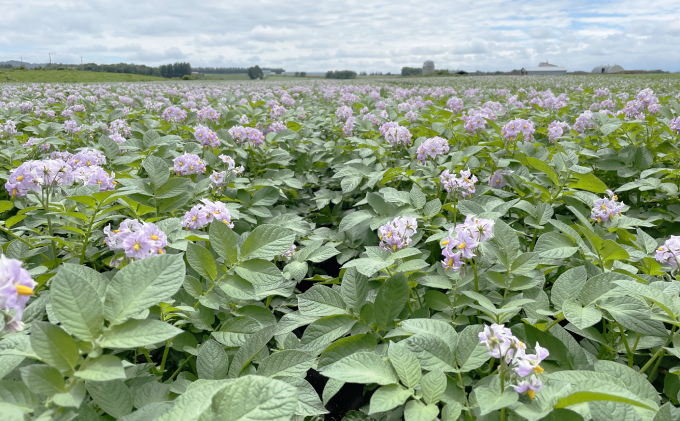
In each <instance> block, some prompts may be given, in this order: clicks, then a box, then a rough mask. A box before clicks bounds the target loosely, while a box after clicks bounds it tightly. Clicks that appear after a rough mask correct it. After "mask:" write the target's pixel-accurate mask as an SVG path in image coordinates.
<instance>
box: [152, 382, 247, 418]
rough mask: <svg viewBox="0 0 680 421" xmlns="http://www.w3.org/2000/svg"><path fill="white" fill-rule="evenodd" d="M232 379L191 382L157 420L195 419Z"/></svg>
mask: <svg viewBox="0 0 680 421" xmlns="http://www.w3.org/2000/svg"><path fill="white" fill-rule="evenodd" d="M233 381H234V380H231V379H230V380H202V379H199V380H197V381H195V382H193V383H191V384H190V385H189V386H188V387H187V390H186V392H184V394H182V395H180V396H178V397H177V399H175V400H174V401H173V403H174V405H173V407H172V408H171V409H170V410H169V411H168V412H166V413H165V414H163V415H162V416H161V417H160V418H158V419H157V421H196V420H198V418H199V416H200V415H201V414H202V413H203V412H204V411H205V410H206V409H208V408H209V407H210V406H211V405H212V398H213V396H214V395H215V394H216V393H217V392H219V391H220V390H221V389H223V388H224V387H225V386H226V385H227V384H229V383H230V382H233Z"/></svg>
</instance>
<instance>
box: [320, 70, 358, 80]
mask: <svg viewBox="0 0 680 421" xmlns="http://www.w3.org/2000/svg"><path fill="white" fill-rule="evenodd" d="M355 77H357V72H355V71H354V70H329V71H327V72H326V79H354V78H355Z"/></svg>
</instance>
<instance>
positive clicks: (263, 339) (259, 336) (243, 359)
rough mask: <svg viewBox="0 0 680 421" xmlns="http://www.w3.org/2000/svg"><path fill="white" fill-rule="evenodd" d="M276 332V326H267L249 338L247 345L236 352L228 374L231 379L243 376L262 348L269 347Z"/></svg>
mask: <svg viewBox="0 0 680 421" xmlns="http://www.w3.org/2000/svg"><path fill="white" fill-rule="evenodd" d="M275 331H276V326H275V325H274V326H267V327H265V328H263V329H262V330H260V331H259V332H257V333H255V334H253V335H252V336H251V337H250V338H248V340H247V341H246V343H245V344H244V345H243V346H241V347H240V348H239V349H238V351H236V354H235V355H234V358H233V359H232V361H231V366H230V367H229V373H228V375H229V377H230V378H232V379H233V378H236V377H240V376H241V373H242V372H243V369H244V368H246V366H247V365H248V364H250V362H251V361H253V358H255V356H256V355H257V354H258V353H259V352H260V351H261V350H262V348H264V347H265V346H267V343H268V342H269V340H270V339H271V338H272V337H273V336H274V332H275Z"/></svg>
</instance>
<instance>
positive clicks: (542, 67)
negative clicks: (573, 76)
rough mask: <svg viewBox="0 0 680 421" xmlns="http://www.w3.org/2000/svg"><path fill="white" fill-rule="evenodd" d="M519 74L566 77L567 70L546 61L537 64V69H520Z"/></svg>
mask: <svg viewBox="0 0 680 421" xmlns="http://www.w3.org/2000/svg"><path fill="white" fill-rule="evenodd" d="M520 73H521V74H523V75H526V76H555V75H566V74H567V68H566V67H561V66H557V65H555V64H551V63H548V62H547V61H546V62H545V63H538V67H522V70H520Z"/></svg>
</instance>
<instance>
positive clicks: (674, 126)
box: [670, 117, 680, 133]
mask: <svg viewBox="0 0 680 421" xmlns="http://www.w3.org/2000/svg"><path fill="white" fill-rule="evenodd" d="M670 126H671V130H673V131H674V132H675V133H680V117H676V118H675V119H674V120H671V124H670Z"/></svg>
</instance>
